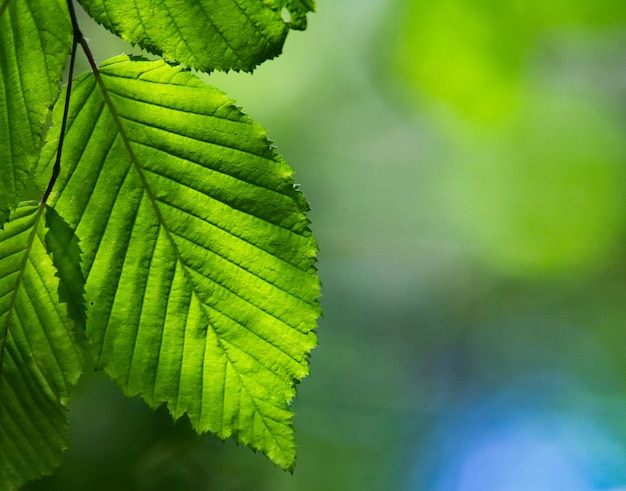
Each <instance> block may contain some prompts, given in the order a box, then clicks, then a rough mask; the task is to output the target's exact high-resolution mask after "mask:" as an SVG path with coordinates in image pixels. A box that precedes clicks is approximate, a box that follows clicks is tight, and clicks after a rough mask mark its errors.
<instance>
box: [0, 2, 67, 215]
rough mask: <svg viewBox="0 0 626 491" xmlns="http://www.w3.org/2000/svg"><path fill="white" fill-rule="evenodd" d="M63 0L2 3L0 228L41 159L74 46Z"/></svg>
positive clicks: (0, 52)
mask: <svg viewBox="0 0 626 491" xmlns="http://www.w3.org/2000/svg"><path fill="white" fill-rule="evenodd" d="M71 39H72V29H71V24H70V20H69V16H68V14H67V7H66V6H65V2H64V1H63V0H11V1H9V0H2V1H1V3H0V176H2V177H1V178H0V228H1V227H2V224H3V223H4V222H6V220H7V219H8V218H9V213H10V210H13V209H15V207H16V206H17V203H18V201H19V199H20V196H21V194H22V192H23V190H24V188H25V186H26V180H27V177H28V171H29V169H30V168H31V167H32V166H33V165H34V164H35V163H36V162H37V158H38V156H39V151H40V149H41V143H42V139H43V130H44V125H45V122H46V117H47V115H48V111H49V109H50V108H51V107H52V104H53V103H54V101H55V100H56V98H57V96H58V94H59V91H60V81H61V74H62V71H63V67H64V66H65V62H66V60H67V55H68V53H69V51H70V48H71Z"/></svg>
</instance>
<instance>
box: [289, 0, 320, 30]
mask: <svg viewBox="0 0 626 491" xmlns="http://www.w3.org/2000/svg"><path fill="white" fill-rule="evenodd" d="M285 4H286V5H285V8H286V9H287V10H288V11H289V12H290V14H291V19H290V21H289V27H291V28H292V29H296V30H299V31H301V30H304V29H306V24H307V19H306V15H307V14H308V13H309V12H315V2H314V1H313V0H285Z"/></svg>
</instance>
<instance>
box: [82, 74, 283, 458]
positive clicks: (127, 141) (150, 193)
mask: <svg viewBox="0 0 626 491" xmlns="http://www.w3.org/2000/svg"><path fill="white" fill-rule="evenodd" d="M93 74H94V77H95V79H96V82H97V83H98V86H99V87H100V91H101V92H102V96H103V98H104V101H105V104H106V105H107V107H108V108H109V111H110V112H111V116H112V117H113V121H114V123H115V126H116V127H117V130H118V132H119V134H120V136H121V138H122V141H123V143H124V147H125V148H126V151H127V152H128V154H129V157H130V160H131V162H132V164H133V167H134V168H135V170H136V171H137V174H138V176H139V179H140V181H141V184H142V186H143V188H144V190H145V192H146V193H147V195H148V198H149V200H150V204H151V205H152V207H153V209H154V212H155V214H156V216H157V219H158V221H159V225H160V226H161V227H163V230H164V231H165V234H166V236H167V239H168V241H169V243H170V245H171V247H172V249H173V250H174V254H175V256H176V260H177V262H178V263H179V264H180V267H181V268H182V270H183V273H184V275H185V277H186V278H187V281H188V282H189V284H190V286H192V288H191V292H192V295H194V296H195V297H196V300H197V301H198V303H199V305H200V306H201V308H202V310H203V311H204V314H205V315H206V318H207V322H208V323H209V326H207V327H209V328H211V330H212V331H213V332H214V333H215V338H216V340H217V343H218V346H219V348H220V350H221V351H222V353H223V354H224V357H225V359H226V360H227V361H228V364H229V365H231V366H232V368H233V370H234V371H235V374H236V375H237V379H238V380H239V383H240V385H241V387H243V388H244V389H245V391H246V393H247V394H248V397H249V398H250V400H251V401H252V405H253V406H254V409H255V412H256V414H258V415H259V417H260V418H261V421H262V422H263V426H264V427H265V429H266V431H267V434H268V435H269V436H270V437H271V438H272V440H273V441H274V442H275V444H276V447H277V448H279V449H280V450H281V452H282V453H283V456H287V455H289V452H288V451H286V450H285V449H283V447H282V445H281V444H280V442H279V441H278V440H277V438H276V437H275V436H274V434H273V433H272V431H271V429H270V428H269V426H268V425H267V422H266V421H265V417H264V416H263V413H262V412H261V411H260V410H259V408H258V406H257V404H256V401H255V398H254V396H253V395H252V394H251V392H250V390H249V389H248V388H247V385H246V384H245V382H244V381H243V380H242V378H241V375H240V374H239V372H238V370H237V369H236V366H235V364H234V363H233V361H232V360H231V359H230V357H229V354H228V350H227V349H225V347H224V345H223V343H222V340H221V337H220V336H219V333H218V332H217V331H215V329H214V328H213V326H212V325H211V322H210V316H209V313H208V312H207V309H206V306H205V304H204V302H203V301H202V299H201V297H200V295H199V294H198V293H197V291H196V289H195V288H193V285H194V283H193V281H192V278H191V275H190V274H189V272H188V271H187V266H186V265H185V262H184V261H183V259H182V256H181V254H180V251H179V250H178V246H177V245H176V242H175V241H174V239H173V237H172V235H171V233H170V231H169V230H168V228H167V226H166V225H165V220H164V218H163V214H162V213H161V210H160V209H159V206H158V204H157V199H156V196H155V194H154V192H153V191H152V188H151V187H150V185H149V184H148V181H147V179H146V176H145V174H144V172H143V169H142V167H141V164H140V163H139V160H138V159H137V156H136V155H135V152H134V150H133V148H132V146H131V140H130V138H129V137H128V135H127V134H126V130H125V128H124V126H123V124H122V120H121V117H120V115H119V114H118V112H117V110H116V108H115V105H114V104H113V101H112V100H111V97H110V95H109V92H108V89H107V87H106V84H105V83H104V80H103V78H102V75H101V73H100V71H99V70H97V69H96V70H93ZM205 354H206V345H205V347H204V349H203V357H204V356H205ZM224 387H226V386H224ZM222 405H223V406H225V404H224V401H222ZM200 407H202V404H200ZM291 466H292V463H291V462H290V466H289V467H290V468H291Z"/></svg>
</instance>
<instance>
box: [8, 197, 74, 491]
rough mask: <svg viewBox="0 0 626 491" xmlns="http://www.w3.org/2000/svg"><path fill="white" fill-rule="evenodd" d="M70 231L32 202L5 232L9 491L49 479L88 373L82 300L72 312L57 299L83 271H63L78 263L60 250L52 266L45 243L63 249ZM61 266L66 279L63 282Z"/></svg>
mask: <svg viewBox="0 0 626 491" xmlns="http://www.w3.org/2000/svg"><path fill="white" fill-rule="evenodd" d="M44 215H45V216H44ZM48 217H51V219H48ZM68 230H69V228H68V227H67V224H65V223H64V222H63V221H62V220H60V219H59V217H58V216H57V215H56V214H55V213H54V212H53V211H52V210H50V209H41V208H40V207H39V206H38V205H37V203H35V202H30V203H23V204H22V205H21V206H20V207H18V208H17V210H16V211H15V212H14V213H13V214H12V216H11V219H10V221H8V222H7V223H6V224H5V228H4V230H2V231H0V348H1V351H0V360H1V362H2V363H1V364H0V377H1V378H0V490H3V491H4V490H9V489H14V487H16V486H18V485H20V484H22V483H23V482H24V481H26V480H29V479H35V478H37V477H39V476H40V475H41V474H42V473H45V474H49V473H51V472H52V470H53V469H54V468H55V467H56V466H57V465H59V463H60V462H61V458H62V451H63V450H64V449H65V448H66V447H67V423H66V419H65V413H66V405H67V403H68V401H69V399H70V396H71V392H72V389H73V386H74V385H75V384H76V381H77V380H78V377H79V375H80V373H81V371H82V356H81V352H80V349H79V345H80V343H78V342H77V341H76V337H77V333H75V332H73V329H74V327H73V326H74V322H73V317H75V316H72V314H71V312H70V310H72V309H73V308H75V307H76V306H80V304H81V300H82V299H81V298H80V296H79V297H78V298H76V297H74V298H73V300H72V301H73V302H74V303H75V305H74V306H73V307H71V308H70V307H68V305H66V304H64V303H61V302H60V301H59V295H58V292H59V290H60V289H62V288H64V286H62V285H61V283H63V282H69V283H73V284H77V285H81V284H82V283H83V281H82V278H81V276H80V271H79V270H72V269H71V268H69V269H68V268H65V267H64V265H65V264H71V263H72V262H73V261H77V260H78V258H76V257H74V258H70V257H68V256H67V255H66V253H65V252H64V251H63V250H61V249H59V248H57V247H54V250H55V253H54V254H55V255H56V256H57V257H56V260H54V261H53V258H51V257H50V255H49V254H48V248H47V247H46V242H50V241H53V242H57V243H65V242H66V237H67V236H68ZM69 234H70V235H72V234H71V232H69ZM68 251H70V254H71V249H68ZM75 252H77V251H75ZM53 262H54V265H53ZM55 265H56V266H57V267H60V269H59V270H62V271H63V274H62V275H59V276H61V277H62V278H63V279H62V280H59V277H57V269H55V267H54V266H55ZM79 308H80V307H79ZM74 312H75V313H76V310H74Z"/></svg>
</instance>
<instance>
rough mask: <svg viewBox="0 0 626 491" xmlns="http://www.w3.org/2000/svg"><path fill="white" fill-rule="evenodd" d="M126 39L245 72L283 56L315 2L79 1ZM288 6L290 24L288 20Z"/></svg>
mask: <svg viewBox="0 0 626 491" xmlns="http://www.w3.org/2000/svg"><path fill="white" fill-rule="evenodd" d="M80 3H81V4H82V5H83V7H85V9H86V10H87V12H89V14H90V15H91V16H92V17H93V18H94V19H95V20H96V21H98V22H99V23H100V24H103V25H104V26H105V27H106V28H107V29H109V30H110V31H112V32H114V33H116V34H118V35H119V36H120V37H121V38H122V39H124V40H126V41H129V42H131V43H133V44H138V45H139V46H141V47H142V48H144V49H146V50H147V51H150V52H151V53H155V54H158V55H162V56H163V57H164V58H165V59H168V60H174V61H176V62H179V63H184V64H185V65H188V66H192V67H194V68H197V69H198V70H202V71H205V72H208V71H212V70H216V69H217V70H231V69H232V70H245V71H252V69H254V67H256V66H257V65H259V64H260V63H262V62H264V61H265V60H268V59H271V58H274V57H276V56H278V55H279V54H280V53H281V51H282V46H283V43H284V42H285V38H286V37H287V32H288V31H289V28H290V27H291V28H294V29H303V28H304V27H305V26H306V14H307V12H309V11H312V10H313V8H314V6H313V2H312V0H264V1H262V0H196V1H193V2H180V1H179V0H161V1H159V2H154V1H153V0H134V1H132V2H129V1H127V0H80ZM283 9H284V10H285V11H286V12H287V13H288V14H287V15H289V16H290V17H291V22H286V21H285V19H283V15H286V13H285V12H283Z"/></svg>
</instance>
